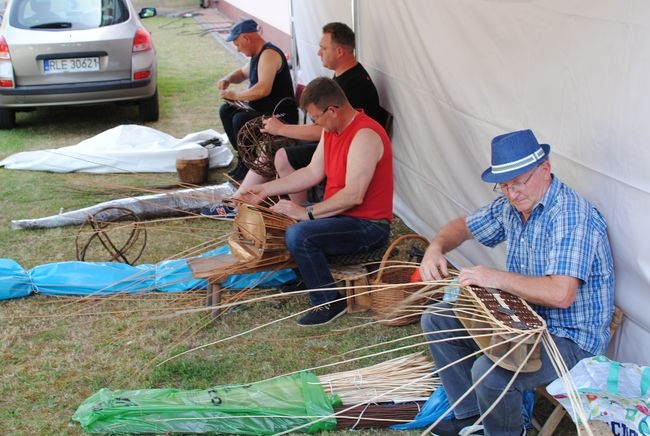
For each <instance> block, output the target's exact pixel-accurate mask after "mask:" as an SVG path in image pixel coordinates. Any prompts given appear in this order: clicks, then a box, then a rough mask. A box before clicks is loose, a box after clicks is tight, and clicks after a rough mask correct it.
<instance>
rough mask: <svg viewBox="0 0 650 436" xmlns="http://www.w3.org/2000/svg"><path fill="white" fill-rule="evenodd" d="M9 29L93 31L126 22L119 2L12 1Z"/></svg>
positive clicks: (126, 18)
mask: <svg viewBox="0 0 650 436" xmlns="http://www.w3.org/2000/svg"><path fill="white" fill-rule="evenodd" d="M13 3H14V4H13V6H12V8H11V17H10V21H11V25H12V26H13V27H18V28H22V29H71V28H72V29H93V28H97V27H104V26H110V25H112V24H117V23H121V22H123V21H126V20H128V18H129V10H128V8H127V7H126V5H125V4H124V2H123V0H14V2H13Z"/></svg>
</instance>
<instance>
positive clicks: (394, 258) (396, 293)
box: [372, 234, 429, 326]
mask: <svg viewBox="0 0 650 436" xmlns="http://www.w3.org/2000/svg"><path fill="white" fill-rule="evenodd" d="M428 245H429V241H428V240H427V239H426V238H424V237H423V236H420V235H416V234H408V235H402V236H400V237H399V238H397V239H395V241H394V242H393V243H392V244H391V245H390V247H388V249H387V250H386V253H385V254H384V257H383V258H382V260H381V265H380V267H379V270H378V271H377V276H376V278H375V280H374V282H373V284H374V285H387V286H386V288H385V289H383V288H378V289H376V290H374V291H373V293H372V316H373V318H374V319H375V320H376V321H378V322H380V323H381V324H385V325H391V326H401V325H408V324H413V323H414V322H417V321H418V319H420V314H421V313H422V309H421V308H418V306H421V305H423V304H424V303H425V301H415V302H413V304H409V305H408V306H407V305H403V304H402V305H401V304H400V303H402V302H403V301H404V300H405V299H406V298H407V297H409V296H410V295H411V294H412V293H414V292H415V291H417V290H418V289H420V288H421V287H422V285H419V284H410V278H411V275H412V274H413V273H414V272H415V271H416V269H417V268H419V260H420V259H418V257H419V256H418V254H419V253H424V251H425V250H426V248H427V246H428ZM394 285H401V286H394Z"/></svg>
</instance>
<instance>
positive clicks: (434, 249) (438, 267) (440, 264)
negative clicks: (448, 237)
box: [420, 244, 449, 281]
mask: <svg viewBox="0 0 650 436" xmlns="http://www.w3.org/2000/svg"><path fill="white" fill-rule="evenodd" d="M448 275H449V271H448V270H447V259H446V258H445V256H444V254H443V253H442V250H440V248H439V247H438V246H437V245H434V244H431V245H429V248H427V251H426V252H425V253H424V257H423V258H422V263H421V264H420V276H421V277H422V280H424V281H431V280H441V279H443V278H444V277H447V276H448Z"/></svg>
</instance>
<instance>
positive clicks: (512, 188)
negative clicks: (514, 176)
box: [492, 165, 540, 194]
mask: <svg viewBox="0 0 650 436" xmlns="http://www.w3.org/2000/svg"><path fill="white" fill-rule="evenodd" d="M539 167H540V166H539V165H537V166H536V167H535V169H534V170H533V172H532V173H530V175H529V176H528V177H526V180H524V181H523V182H513V183H511V184H510V185H507V184H505V183H495V184H494V187H493V188H492V190H493V191H494V192H499V191H501V192H503V193H504V194H507V193H511V192H521V191H523V189H524V188H525V187H526V183H528V182H530V179H532V178H533V175H534V174H535V173H536V172H537V170H538V169H539Z"/></svg>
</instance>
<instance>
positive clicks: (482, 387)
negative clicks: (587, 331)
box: [421, 303, 591, 436]
mask: <svg viewBox="0 0 650 436" xmlns="http://www.w3.org/2000/svg"><path fill="white" fill-rule="evenodd" d="M451 307H452V306H451V305H450V304H449V303H439V304H436V305H433V306H431V308H435V309H436V310H439V309H441V308H443V309H449V310H450V311H449V312H447V311H445V312H443V313H445V314H449V315H451ZM421 325H422V331H423V332H424V333H425V337H426V339H427V341H434V340H440V339H442V338H451V337H458V336H466V335H467V332H466V331H465V330H461V331H460V332H445V330H451V329H463V326H462V324H461V323H460V321H458V319H456V318H454V317H451V316H440V315H436V314H435V313H429V312H428V311H427V312H425V313H424V314H423V315H422V319H421ZM437 331H441V332H440V333H436V332H437ZM553 340H554V341H555V344H556V345H557V347H558V349H559V350H560V354H561V355H562V357H563V358H564V361H565V362H566V365H567V367H568V368H571V367H573V366H574V365H575V364H576V363H578V361H580V360H581V359H583V358H585V357H590V356H591V354H590V353H588V352H586V351H584V350H582V349H581V348H580V347H578V345H576V343H575V342H573V341H571V340H570V339H567V338H560V337H555V336H553ZM540 346H541V347H542V350H541V351H542V352H541V359H542V367H541V369H540V370H538V371H535V372H527V373H519V375H518V376H517V379H516V380H515V381H514V383H513V384H512V385H511V386H510V388H509V389H508V391H507V393H506V394H505V395H504V396H503V398H502V399H501V400H500V402H499V404H497V406H496V407H495V408H494V409H493V410H492V412H490V414H489V415H488V416H487V417H486V418H485V419H484V420H483V425H484V426H485V434H486V435H499V436H501V435H504V436H505V435H516V436H519V435H520V434H521V433H522V430H523V419H522V415H521V410H522V403H523V399H522V393H523V392H524V391H525V390H533V389H535V388H536V387H537V386H541V385H546V384H548V383H550V382H551V381H553V380H555V379H556V378H557V374H556V373H555V369H554V368H553V365H552V363H551V361H550V359H549V356H548V354H547V353H546V350H545V349H544V347H543V346H542V345H541V344H540ZM478 349H479V347H478V345H477V344H476V342H474V340H473V339H452V340H448V341H445V342H438V343H430V344H429V350H430V351H431V355H432V356H433V360H434V361H435V363H436V366H437V367H438V368H442V367H444V366H446V365H448V364H450V363H452V362H455V361H457V360H458V359H460V358H462V357H463V356H467V355H469V354H471V353H473V352H475V351H477V350H478ZM493 365H494V363H493V362H492V361H491V360H490V359H488V358H487V357H486V356H484V355H481V356H480V357H479V358H474V357H470V358H468V359H466V360H464V361H462V362H460V363H456V364H454V365H452V366H450V367H449V368H448V369H445V370H444V371H440V374H439V375H440V379H441V381H442V384H443V386H444V387H445V391H446V392H447V397H448V399H449V404H454V403H455V402H456V400H458V399H459V398H460V397H461V396H462V395H463V394H464V393H465V392H467V391H468V390H469V388H470V387H471V386H472V384H473V383H474V381H476V380H478V379H479V378H480V377H481V376H482V375H483V374H485V373H486V372H488V371H489V370H490V368H491V367H492V366H493ZM512 375H513V372H511V371H508V370H506V369H503V368H501V367H498V366H497V367H495V368H494V369H492V370H491V372H490V374H489V375H488V376H487V377H486V378H485V379H483V381H482V382H481V384H479V385H478V386H477V387H476V389H475V390H474V391H473V392H471V393H470V394H469V395H468V396H467V397H465V399H464V400H463V401H461V402H460V403H459V404H458V405H457V406H456V408H455V409H454V414H455V415H456V418H458V419H462V418H469V417H471V416H474V415H478V414H480V413H482V411H484V410H487V409H488V408H490V407H491V406H492V405H493V404H494V403H495V401H496V399H497V398H498V397H499V395H501V393H502V392H503V389H504V387H505V386H506V385H507V384H508V382H509V381H510V379H511V378H512Z"/></svg>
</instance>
